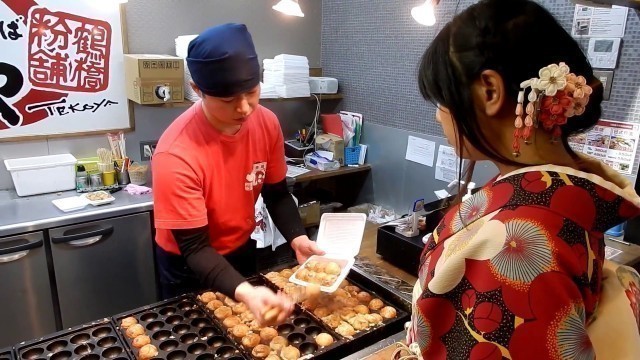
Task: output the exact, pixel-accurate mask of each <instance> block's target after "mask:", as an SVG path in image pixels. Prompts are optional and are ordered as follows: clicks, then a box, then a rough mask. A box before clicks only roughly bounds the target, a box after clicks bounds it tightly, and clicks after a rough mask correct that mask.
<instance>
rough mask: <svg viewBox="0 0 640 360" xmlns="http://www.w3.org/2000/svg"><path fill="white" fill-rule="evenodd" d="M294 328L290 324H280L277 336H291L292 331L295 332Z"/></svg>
mask: <svg viewBox="0 0 640 360" xmlns="http://www.w3.org/2000/svg"><path fill="white" fill-rule="evenodd" d="M295 329H296V328H295V326H293V325H291V324H282V325H279V326H278V329H277V330H278V334H280V335H287V334H291V333H292V332H293V331H294V330H295Z"/></svg>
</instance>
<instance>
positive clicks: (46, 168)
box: [4, 154, 76, 196]
mask: <svg viewBox="0 0 640 360" xmlns="http://www.w3.org/2000/svg"><path fill="white" fill-rule="evenodd" d="M75 164H76V158H75V157H74V156H73V155H71V154H60V155H47V156H37V157H28V158H20V159H7V160H5V161H4V165H5V166H6V168H7V170H9V172H10V173H11V178H12V180H13V185H14V186H15V188H16V193H18V196H29V195H36V194H46V193H50V192H57V191H65V190H73V189H75V188H76V171H75Z"/></svg>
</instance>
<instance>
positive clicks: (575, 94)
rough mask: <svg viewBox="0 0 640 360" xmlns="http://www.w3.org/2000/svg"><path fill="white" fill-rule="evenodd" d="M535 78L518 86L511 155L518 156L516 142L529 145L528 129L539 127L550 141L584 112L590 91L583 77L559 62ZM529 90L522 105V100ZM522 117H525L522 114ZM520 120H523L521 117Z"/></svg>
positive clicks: (541, 71) (529, 135)
mask: <svg viewBox="0 0 640 360" xmlns="http://www.w3.org/2000/svg"><path fill="white" fill-rule="evenodd" d="M538 75H539V76H540V77H539V78H532V79H529V80H527V81H523V82H522V83H521V84H520V88H521V89H522V90H521V91H520V92H519V93H518V104H517V105H516V120H515V122H514V125H515V128H516V129H515V131H514V133H513V145H512V147H513V156H516V157H517V156H519V155H520V140H521V139H522V140H524V143H525V144H530V141H529V139H530V137H531V129H532V127H534V126H535V127H536V128H537V127H539V126H540V124H542V127H543V128H544V129H545V130H547V131H549V132H551V133H552V139H553V140H552V141H557V140H558V139H559V138H560V136H561V135H562V129H561V128H560V126H561V125H564V124H566V123H567V119H568V118H570V117H572V116H579V115H582V114H583V113H584V110H585V107H586V106H587V103H588V102H589V96H590V95H591V93H592V92H593V89H591V87H590V86H589V85H587V80H586V79H585V78H584V77H583V76H576V75H575V74H573V73H570V72H569V66H567V64H565V63H563V62H561V63H560V64H551V65H549V66H546V67H544V68H542V69H540V71H539V72H538ZM528 88H531V90H530V92H529V95H528V96H527V100H528V101H529V102H528V104H527V106H526V107H525V106H524V97H525V93H526V91H527V89H528ZM525 114H526V115H525ZM523 117H524V118H523Z"/></svg>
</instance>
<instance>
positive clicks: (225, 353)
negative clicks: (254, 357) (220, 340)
mask: <svg viewBox="0 0 640 360" xmlns="http://www.w3.org/2000/svg"><path fill="white" fill-rule="evenodd" d="M235 353H236V349H234V348H233V347H232V346H228V345H224V346H221V347H219V348H218V350H216V357H221V358H223V359H228V358H230V357H232V356H233V355H235Z"/></svg>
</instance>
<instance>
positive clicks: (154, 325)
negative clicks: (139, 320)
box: [147, 321, 164, 331]
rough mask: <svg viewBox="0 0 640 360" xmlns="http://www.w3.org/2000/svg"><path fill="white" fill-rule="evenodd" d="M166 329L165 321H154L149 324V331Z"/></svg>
mask: <svg viewBox="0 0 640 360" xmlns="http://www.w3.org/2000/svg"><path fill="white" fill-rule="evenodd" d="M163 327H164V322H163V321H154V322H150V323H148V324H147V330H149V331H157V330H160V329H162V328H163Z"/></svg>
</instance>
